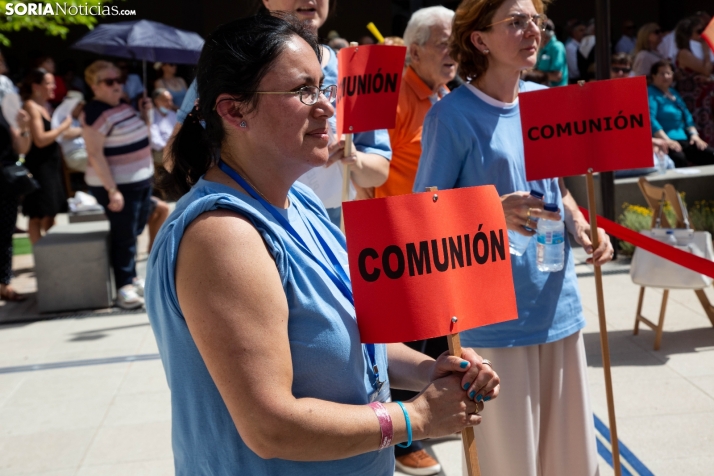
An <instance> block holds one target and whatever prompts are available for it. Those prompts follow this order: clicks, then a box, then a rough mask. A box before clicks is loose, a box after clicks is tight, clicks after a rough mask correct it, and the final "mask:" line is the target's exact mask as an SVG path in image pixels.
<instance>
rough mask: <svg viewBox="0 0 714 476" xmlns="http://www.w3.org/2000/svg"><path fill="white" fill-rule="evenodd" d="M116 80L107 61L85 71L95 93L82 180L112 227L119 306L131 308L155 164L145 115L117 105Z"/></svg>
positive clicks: (136, 298)
mask: <svg viewBox="0 0 714 476" xmlns="http://www.w3.org/2000/svg"><path fill="white" fill-rule="evenodd" d="M120 77H121V75H120V72H119V69H118V68H117V67H116V66H114V64H112V63H109V62H107V61H95V62H94V63H92V64H91V65H90V66H89V67H88V68H87V69H86V70H85V72H84V79H85V80H86V81H87V84H89V85H90V86H91V88H92V90H93V91H94V99H93V100H92V101H90V102H89V103H87V105H86V106H85V108H84V113H85V117H84V122H85V124H83V126H84V127H83V135H84V140H85V142H86V144H87V154H88V156H89V163H88V165H87V171H86V173H85V180H86V182H87V185H89V189H90V191H91V193H92V194H93V195H94V196H95V197H96V198H97V201H98V202H99V203H100V204H101V205H102V206H103V207H104V208H105V210H106V214H107V218H108V219H109V223H110V226H111V237H112V238H111V241H112V249H111V260H112V266H113V268H114V278H115V281H116V286H117V290H118V291H117V305H119V306H120V307H122V308H125V309H134V308H138V307H141V306H142V305H143V303H144V300H143V298H142V295H143V286H141V285H138V284H139V281H138V280H137V277H136V266H135V258H134V257H135V255H136V237H137V236H138V235H139V234H140V233H141V232H142V230H143V229H144V225H145V224H146V220H147V218H148V214H149V209H150V204H151V183H152V178H153V175H154V165H153V162H152V160H151V148H150V147H149V128H148V125H147V121H146V118H145V117H144V116H145V114H143V113H142V115H139V114H138V113H137V112H136V111H135V110H134V109H133V108H132V107H131V106H129V105H128V104H122V103H120V99H121V94H122V84H121V79H120Z"/></svg>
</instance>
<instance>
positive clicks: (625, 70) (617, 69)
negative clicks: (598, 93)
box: [610, 66, 632, 74]
mask: <svg viewBox="0 0 714 476" xmlns="http://www.w3.org/2000/svg"><path fill="white" fill-rule="evenodd" d="M610 69H611V70H612V71H613V72H614V73H625V74H627V73H629V72H630V71H632V68H623V67H620V66H613V67H612V68H610Z"/></svg>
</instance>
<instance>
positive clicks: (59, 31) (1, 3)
mask: <svg viewBox="0 0 714 476" xmlns="http://www.w3.org/2000/svg"><path fill="white" fill-rule="evenodd" d="M21 3H24V4H26V5H27V6H29V5H30V4H31V3H32V4H35V5H36V6H37V8H39V9H42V11H43V12H47V11H48V10H47V7H46V5H49V8H51V9H52V13H53V14H52V15H28V14H25V15H17V14H15V15H8V14H7V13H8V12H9V11H10V10H12V9H15V8H17V5H18V4H21ZM108 3H110V2H108V1H106V0H104V1H102V0H59V1H57V2H55V1H47V0H33V1H32V2H28V1H25V0H19V1H17V0H15V1H8V0H0V44H2V45H4V46H10V40H9V39H8V37H7V36H5V34H4V33H11V32H15V31H20V30H35V29H37V30H44V32H45V33H46V34H47V35H48V36H59V37H60V38H62V39H65V38H66V37H67V33H68V32H69V27H70V26H73V25H84V26H86V27H87V28H88V29H90V30H91V29H92V28H94V25H96V24H97V16H95V15H90V14H87V12H93V13H96V12H100V11H101V10H102V9H106V8H109V6H107V4H108ZM58 5H59V6H61V7H62V9H60V8H58ZM92 7H93V8H92ZM88 8H92V10H87V9H88ZM74 12H77V13H78V14H76V15H75V14H70V13H74Z"/></svg>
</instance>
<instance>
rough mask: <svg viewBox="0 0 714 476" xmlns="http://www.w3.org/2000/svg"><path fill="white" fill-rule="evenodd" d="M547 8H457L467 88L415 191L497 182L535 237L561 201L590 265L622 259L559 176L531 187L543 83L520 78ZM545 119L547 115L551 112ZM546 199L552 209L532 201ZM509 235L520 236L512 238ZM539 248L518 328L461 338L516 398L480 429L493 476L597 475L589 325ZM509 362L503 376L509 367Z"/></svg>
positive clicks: (432, 132)
mask: <svg viewBox="0 0 714 476" xmlns="http://www.w3.org/2000/svg"><path fill="white" fill-rule="evenodd" d="M543 14H544V5H543V2H542V1H541V0H533V1H530V0H506V1H497V2H492V1H489V0H464V1H463V2H462V3H461V5H460V6H459V8H458V10H457V11H456V15H455V17H454V26H453V30H452V37H451V39H452V43H451V47H450V48H451V55H452V57H453V58H458V61H459V73H460V74H461V76H462V77H463V79H464V80H467V81H469V82H467V84H465V85H464V86H462V87H459V88H458V89H456V90H455V91H453V92H452V93H451V94H449V95H448V96H446V97H445V98H444V99H442V100H441V101H439V102H438V103H437V104H435V105H434V106H433V107H432V108H431V110H430V111H429V113H428V114H427V117H426V119H425V121H424V130H423V134H422V156H421V161H420V164H419V170H418V172H417V177H416V181H415V184H414V190H415V191H423V190H424V187H427V186H436V187H438V188H439V189H442V188H447V189H448V188H454V187H469V186H475V185H486V184H492V185H494V186H495V187H496V189H497V190H498V193H499V195H501V200H502V205H503V211H504V213H505V215H506V222H507V224H508V228H509V231H512V232H516V233H519V234H520V235H525V236H530V235H533V234H534V232H533V231H529V230H528V229H526V228H524V227H528V228H529V229H533V228H535V227H536V224H535V219H536V218H539V219H550V220H561V217H560V215H559V214H558V213H557V212H556V213H553V212H547V211H545V210H544V208H543V204H544V203H548V202H550V203H557V205H558V207H559V208H560V210H562V211H563V218H564V219H565V224H566V227H567V229H568V230H569V231H570V233H572V235H573V236H574V238H575V240H576V241H577V242H578V243H580V244H582V246H583V248H584V249H585V251H587V252H588V253H589V254H591V255H592V257H591V258H589V259H588V262H590V263H594V264H595V265H602V264H603V263H605V262H607V261H608V260H610V259H611V258H612V254H613V249H612V246H611V244H610V241H609V239H608V238H607V235H606V234H605V233H604V232H603V231H602V230H598V233H599V237H600V242H601V245H600V246H599V248H598V249H593V246H592V243H591V241H590V225H589V223H588V222H587V221H586V220H585V219H584V217H583V215H582V214H581V213H580V211H579V210H578V207H577V204H576V203H575V201H574V200H573V198H572V196H571V195H570V194H569V193H568V190H567V189H566V188H565V186H564V184H563V182H562V180H561V179H549V180H537V181H527V180H526V178H525V177H526V173H525V164H524V158H523V140H522V133H521V122H520V112H519V108H518V95H519V92H526V91H532V90H535V89H541V88H543V86H539V85H536V84H534V83H528V82H523V81H520V73H521V72H522V71H523V70H527V69H530V68H532V67H533V66H534V65H535V63H536V58H537V53H538V47H539V45H540V41H541V29H542V27H543V24H544V17H543ZM542 113H543V115H544V116H547V114H548V111H547V110H546V111H543V112H542ZM531 190H533V191H537V192H540V193H542V194H543V195H544V199H543V201H541V200H538V199H536V198H534V197H529V192H530V191H531ZM509 234H510V233H509ZM535 255H536V243H535V240H530V241H529V243H528V247H527V248H526V251H525V253H524V254H523V256H515V255H512V256H511V261H512V266H513V281H514V286H515V291H516V301H517V306H518V319H517V320H513V321H508V322H504V323H500V324H495V325H491V326H485V327H481V328H477V329H472V330H470V331H466V332H463V333H461V339H462V342H465V343H467V345H470V346H474V347H476V348H477V349H478V352H479V353H481V355H484V356H486V358H488V359H490V360H492V361H493V362H498V366H499V369H501V376H502V378H503V379H504V382H507V383H508V389H509V391H508V394H507V395H505V394H504V395H503V396H501V398H499V399H498V401H497V402H496V403H495V404H493V405H491V406H489V409H488V412H489V418H488V421H485V422H484V424H482V425H480V426H479V427H478V428H476V440H477V445H478V447H479V448H482V449H486V450H487V453H486V454H484V455H482V456H480V463H481V470H482V472H483V474H497V475H518V476H531V475H532V476H535V475H538V474H543V475H548V476H558V475H576V474H577V475H579V476H588V475H594V474H596V473H597V452H596V448H595V435H594V428H593V419H592V418H593V417H592V413H591V411H590V403H589V397H588V386H587V379H586V370H587V366H586V361H585V349H584V345H583V339H582V335H581V333H580V330H581V329H582V328H583V327H584V326H585V319H584V317H583V312H582V306H581V304H580V295H579V292H578V284H577V280H576V276H575V268H574V264H573V256H572V252H571V250H570V246H569V244H568V240H567V239H566V240H565V259H566V265H565V267H564V269H563V270H562V271H558V272H551V273H545V272H541V271H539V270H538V269H537V266H536V256H535ZM501 365H505V367H503V368H502V367H501Z"/></svg>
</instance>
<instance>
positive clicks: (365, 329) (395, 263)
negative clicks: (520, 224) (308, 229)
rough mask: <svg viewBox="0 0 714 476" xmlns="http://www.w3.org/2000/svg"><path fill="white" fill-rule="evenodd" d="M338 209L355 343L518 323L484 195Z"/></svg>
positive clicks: (501, 243) (493, 202)
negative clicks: (342, 221)
mask: <svg viewBox="0 0 714 476" xmlns="http://www.w3.org/2000/svg"><path fill="white" fill-rule="evenodd" d="M342 206H343V210H344V214H345V231H346V235H347V251H348V259H349V264H350V278H351V280H352V290H353V292H354V300H355V310H356V313H357V325H358V326H359V331H360V338H361V340H362V342H365V343H388V342H408V341H413V340H420V339H428V338H431V337H439V336H445V335H448V334H455V333H457V332H461V331H465V330H467V329H471V328H474V327H479V326H485V325H488V324H495V323H497V322H503V321H509V320H512V319H516V318H517V317H518V312H517V310H516V295H515V292H514V289H513V276H512V273H511V255H510V253H509V251H508V233H507V230H506V220H505V218H504V215H503V208H502V206H501V200H500V199H499V197H498V193H497V192H496V189H495V188H494V187H493V186H492V185H487V186H483V187H468V188H459V189H454V190H443V191H437V192H425V193H416V194H411V195H399V196H394V197H388V198H376V199H373V200H358V201H355V202H346V203H343V205H342Z"/></svg>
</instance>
